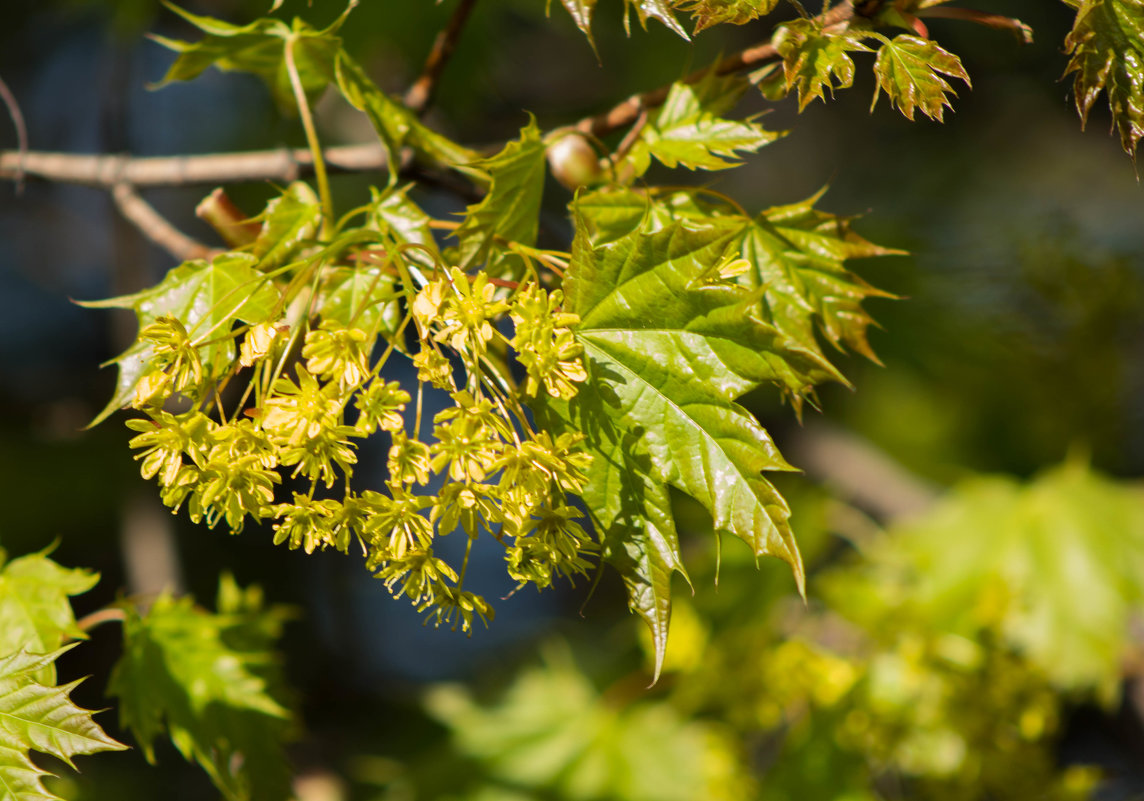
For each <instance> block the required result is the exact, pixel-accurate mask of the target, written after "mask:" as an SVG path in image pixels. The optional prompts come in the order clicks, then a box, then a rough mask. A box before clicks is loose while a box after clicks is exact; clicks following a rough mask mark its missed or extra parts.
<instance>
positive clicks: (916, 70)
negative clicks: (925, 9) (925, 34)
mask: <svg viewBox="0 0 1144 801" xmlns="http://www.w3.org/2000/svg"><path fill="white" fill-rule="evenodd" d="M939 73H940V74H939ZM874 75H875V76H876V77H877V79H878V82H877V83H876V84H875V85H874V100H873V102H871V103H870V109H871V111H872V110H873V109H874V106H876V105H877V103H878V97H879V96H880V92H882V91H884V92H885V93H886V96H887V97H889V98H890V102H891V103H892V104H894V105H896V106H897V107H898V108H899V109H900V110H901V112H902V114H904V115H905V116H906V119H908V120H912V119H913V118H914V110H915V109H919V110H921V112H922V113H923V114H925V115H926V116H927V117H929V118H931V119H934V120H937V121H938V122H941V120H942V112H943V110H944V108H945V107H946V106H950V107H951V108H952V106H951V104H950V102H949V95H951V94H953V95H956V92H954V91H953V87H951V86H950V85H949V83H948V82H947V81H946V80H945V79H944V78H942V77H941V76H942V75H948V76H950V77H953V78H960V79H961V80H963V81H965V83H966V85H967V86H969V85H971V84H970V81H969V74H968V73H966V71H965V68H964V67H962V66H961V59H959V58H958V57H957V56H955V55H954V54H953V53H950V52H949V51H948V50H943V49H942V48H941V47H939V46H938V44H937V42H934V41H931V40H929V39H922V38H920V37H918V36H910V35H909V34H905V33H903V34H899V35H898V36H895V37H894V38H893V39H891V40H888V41H885V43H884V44H883V45H882V47H881V48H879V49H878V57H877V59H875V61H874Z"/></svg>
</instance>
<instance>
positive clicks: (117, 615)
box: [75, 607, 127, 631]
mask: <svg viewBox="0 0 1144 801" xmlns="http://www.w3.org/2000/svg"><path fill="white" fill-rule="evenodd" d="M126 619H127V612H125V611H124V610H122V609H120V608H118V607H108V608H106V609H97V610H96V611H94V612H92V613H91V614H90V615H84V616H83V617H81V618H80V619H79V620H77V621H76V622H75V625H76V628H78V629H79V630H80V631H91V630H92V629H94V628H95V627H96V626H98V625H100V624H103V623H111V622H113V621H119V622H120V623H122V622H123V621H124V620H126Z"/></svg>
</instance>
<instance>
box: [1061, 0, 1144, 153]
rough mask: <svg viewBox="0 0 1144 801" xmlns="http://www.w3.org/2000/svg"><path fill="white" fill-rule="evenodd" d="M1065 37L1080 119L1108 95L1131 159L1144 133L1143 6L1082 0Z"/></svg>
mask: <svg viewBox="0 0 1144 801" xmlns="http://www.w3.org/2000/svg"><path fill="white" fill-rule="evenodd" d="M1077 5H1078V8H1077V15H1076V21H1075V23H1074V24H1073V29H1072V30H1071V31H1070V32H1069V35H1068V37H1067V38H1066V39H1065V49H1066V50H1067V51H1068V53H1069V55H1070V56H1071V58H1070V59H1069V63H1068V66H1067V67H1066V68H1065V75H1069V74H1070V73H1074V72H1075V73H1076V77H1075V78H1074V79H1073V94H1074V95H1076V107H1077V111H1078V112H1080V117H1081V120H1082V121H1087V119H1088V113H1089V111H1090V110H1091V109H1092V106H1093V104H1094V103H1095V102H1096V98H1097V97H1098V96H1099V95H1100V93H1101V92H1102V91H1105V92H1107V93H1108V106H1109V108H1111V109H1112V121H1113V124H1114V125H1116V126H1117V127H1118V128H1119V129H1120V142H1121V144H1122V145H1123V146H1124V150H1125V151H1126V152H1127V153H1128V154H1129V155H1130V156H1132V157H1133V158H1135V155H1136V145H1137V143H1138V142H1139V141H1140V138H1141V137H1142V136H1144V7H1142V6H1141V5H1140V3H1139V2H1134V1H1133V0H1127V1H1126V0H1084V2H1081V3H1079V4H1077Z"/></svg>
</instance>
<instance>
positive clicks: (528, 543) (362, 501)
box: [127, 269, 596, 631]
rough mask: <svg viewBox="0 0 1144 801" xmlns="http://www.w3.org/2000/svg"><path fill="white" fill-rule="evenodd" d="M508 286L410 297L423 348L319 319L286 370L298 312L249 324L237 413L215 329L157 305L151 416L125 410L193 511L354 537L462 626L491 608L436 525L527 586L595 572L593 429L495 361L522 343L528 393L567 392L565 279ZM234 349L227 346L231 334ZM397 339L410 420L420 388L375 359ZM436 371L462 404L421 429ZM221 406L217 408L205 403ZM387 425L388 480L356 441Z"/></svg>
mask: <svg viewBox="0 0 1144 801" xmlns="http://www.w3.org/2000/svg"><path fill="white" fill-rule="evenodd" d="M500 294H502V295H506V296H508V297H498V288H497V287H496V286H494V284H493V283H492V282H490V281H489V279H488V278H487V277H486V276H485V275H484V274H478V275H477V276H475V277H470V276H468V275H466V274H465V273H463V272H461V271H460V270H457V269H453V270H452V271H450V273H449V274H448V275H445V276H441V277H439V278H437V279H435V280H432V281H428V282H425V283H424V285H423V286H421V287H420V289H419V291H418V292H417V293H416V295H415V296H412V295H411V297H410V302H409V303H408V307H409V308H408V319H412V320H413V321H414V322H415V324H416V328H417V333H418V343H419V349H417V352H416V353H413V352H411V349H409V348H407V347H406V346H405V343H404V340H400V339H399V337H400V333H401V331H400V329H399V330H398V336H394V337H391V338H390V339H389V342H388V347H387V348H386V349H385V352H384V354H383V355H382V356H381V357H380V358H378V359H376V360H373V356H372V352H373V349H374V345H375V344H376V342H377V340H378V334H377V332H376V331H366V330H363V329H362V328H359V327H354V326H352V325H345V324H343V323H342V322H340V321H338V320H334V319H321V318H319V320H318V321H316V322H317V324H316V325H313V326H311V327H310V328H309V330H308V331H307V332H306V333H305V335H304V337H303V338H302V342H301V350H300V359H296V360H295V361H294V364H293V375H289V374H286V371H287V367H286V365H288V364H289V363H290V361H291V358H290V354H291V353H292V352H293V351H292V349H291V343H292V342H293V340H292V339H291V338H290V337H289V336H287V335H288V334H289V333H290V328H289V327H288V326H286V325H284V324H282V322H281V321H266V322H263V323H260V324H257V325H253V326H249V327H247V328H246V329H245V330H244V331H245V332H244V335H243V337H242V341H241V344H240V345H239V348H238V359H237V361H233V360H232V363H231V364H230V365H229V366H228V367H227V369H228V370H229V374H228V376H227V377H228V378H229V377H231V376H233V375H235V374H237V372H238V371H239V370H249V371H250V372H249V373H248V374H247V375H248V377H249V388H248V390H247V393H246V394H245V395H244V396H243V399H242V401H240V403H239V411H238V413H236V414H235V415H233V416H231V417H230V418H229V419H228V418H227V417H225V416H224V415H223V411H222V400H221V392H220V391H219V390H218V389H217V380H216V379H212V378H211V376H212V375H214V376H216V377H217V375H218V374H217V373H212V372H211V371H210V370H206V369H204V366H203V363H204V360H207V361H209V359H208V358H207V357H210V359H215V360H216V361H217V356H216V354H217V353H218V352H219V343H218V341H217V339H218V338H217V337H216V341H215V342H213V343H211V344H209V345H208V344H205V343H202V342H196V341H195V340H193V339H192V338H191V337H190V336H189V335H188V333H187V331H186V329H185V327H184V326H183V325H182V324H181V323H180V322H179V321H178V320H177V319H175V318H174V317H169V316H168V317H161V318H159V319H157V320H156V321H155V322H154V323H153V324H151V325H149V326H147V327H146V328H144V330H143V331H142V332H141V337H142V339H143V340H144V342H146V343H147V344H148V346H149V347H150V350H149V352H148V358H147V361H146V364H145V367H146V369H145V371H144V377H143V379H142V380H140V382H139V384H138V388H137V389H136V391H135V394H134V398H133V401H132V405H133V406H134V407H136V408H138V409H141V410H142V411H143V412H145V413H146V414H147V418H146V419H134V420H130V421H128V423H127V424H128V426H129V427H130V428H132V429H133V430H134V431H137V432H139V433H138V434H137V436H135V437H134V438H133V439H132V440H131V443H130V444H131V447H132V448H135V449H137V450H138V451H139V452H138V454H137V455H136V458H137V459H139V460H141V463H142V466H141V472H142V474H143V476H144V477H145V478H154V479H156V480H157V481H158V483H159V486H160V489H161V497H162V499H163V502H164V503H166V504H167V505H168V506H170V507H172V509H173V510H176V511H177V510H179V509H180V508H182V507H184V506H185V507H186V508H187V510H188V513H189V515H190V517H191V519H192V520H194V521H195V522H199V521H205V522H206V524H207V525H208V526H211V527H213V526H215V525H217V524H218V523H219V522H220V521H225V523H226V525H227V526H228V527H229V528H230V530H231V531H232V532H234V533H237V532H239V531H241V530H242V528H243V525H244V523H245V522H246V519H247V518H248V517H249V518H252V519H253V520H255V521H262V520H268V521H270V522H271V525H272V527H273V531H274V542H275V544H285V545H286V546H287V547H289V548H292V549H302V550H304V551H305V552H307V553H311V552H313V551H315V550H322V549H326V548H333V549H336V550H338V551H341V552H343V553H348V552H349V551H350V550H351V548H353V549H356V550H360V552H361V554H362V555H363V556H364V559H365V564H366V567H367V568H368V569H369V570H371V571H373V572H374V573H375V575H376V576H377V577H378V578H379V579H381V580H382V581H383V582H384V584H385V586H386V587H387V588H388V589H389V590H390V592H391V593H393V594H394V595H395V596H398V595H404V596H406V597H407V598H409V599H410V600H411V601H412V602H413V604H414V605H415V606H416V607H417V608H418V610H419V611H428V613H429V615H430V617H431V618H432V619H434V620H435V622H436V623H438V624H440V623H441V622H449V623H453V624H454V625H460V626H461V627H462V628H463V629H464V630H466V631H468V630H469V629H470V628H471V625H472V620H473V617H474V615H475V616H477V617H480V618H482V619H485V620H487V619H488V618H490V617H491V616H492V614H493V610H492V608H491V607H490V606H489V604H488V603H487V602H486V601H485V600H484V598H482V597H481V596H479V595H477V594H475V593H473V592H471V591H468V590H465V589H464V573H465V564H462V565H460V566H459V569H458V568H456V567H454V566H453V565H450V564H449V563H447V562H446V561H445V560H444V559H442V558H440V557H439V556H437V555H435V552H434V545H435V543H436V539H437V537H440V536H445V535H448V534H450V533H451V532H454V531H461V532H463V533H464V535H465V536H466V537H467V538H468V547H467V548H466V551H465V553H466V557H465V559H466V562H467V559H468V554H469V548H471V547H472V544H473V542H475V541H476V540H477V539H478V538H479V537H480V535H481V534H482V533H486V534H488V535H490V537H491V539H494V540H496V541H497V542H498V543H499V544H500V546H501V547H503V549H504V553H505V561H506V568H507V571H508V574H509V575H510V576H511V577H512V578H513V579H514V580H515V581H517V582H519V583H520V584H524V583H526V582H531V583H533V584H536V585H537V587H539V588H543V587H546V586H548V585H549V584H550V583H551V581H552V579H553V577H554V576H557V575H564V576H567V577H572V576H574V575H576V574H585V573H586V572H587V571H588V570H589V569H590V567H591V565H590V563H589V562H588V561H587V559H586V557H587V556H588V555H590V554H591V553H592V552H594V551H595V550H596V546H595V544H594V543H593V542H592V540H591V539H590V537H589V536H588V534H587V533H586V532H585V531H584V529H583V528H582V527H581V526H580V524H579V523H578V522H577V520H576V518H578V517H579V513H578V512H577V510H575V509H574V508H573V507H572V506H571V505H570V504H569V502H568V497H569V496H570V495H575V494H578V493H579V492H581V490H582V489H583V485H584V482H585V476H584V470H585V469H586V467H587V465H588V459H589V457H588V456H587V455H586V454H584V453H582V452H581V451H580V450H579V447H578V446H579V441H580V439H581V438H582V435H579V434H567V433H566V434H561V435H559V436H556V437H553V436H552V435H550V434H549V433H548V432H544V431H535V430H533V429H532V427H531V425H530V423H529V419H528V417H527V415H526V414H525V411H524V407H523V405H522V397H520V393H519V392H518V391H517V390H516V389H515V387H514V385H513V384H512V379H511V377H510V371H509V370H508V369H507V368H506V367H504V366H503V358H502V361H501V366H500V367H499V369H498V366H497V362H496V360H495V357H497V356H498V354H504V353H507V352H508V348H509V347H511V348H513V349H514V350H515V352H516V353H517V355H518V359H519V361H520V363H521V364H522V365H523V367H524V370H525V372H526V374H527V381H526V384H525V386H524V394H526V395H528V396H535V395H536V394H537V393H538V392H539V391H541V389H543V391H545V392H547V393H549V394H550V395H552V396H554V397H558V398H563V399H567V398H570V397H572V396H573V395H574V394H575V392H576V383H577V382H580V381H583V380H585V378H586V374H585V371H584V368H583V366H582V364H581V362H580V347H579V345H578V344H577V343H576V342H575V340H574V339H573V336H572V333H571V329H570V326H571V325H574V324H575V322H576V318H575V316H573V315H569V314H565V313H563V312H562V311H561V310H560V303H561V296H560V293H559V292H558V291H557V292H552V293H548V292H546V291H545V290H544V289H543V288H541V287H539V286H537V285H536V284H529V285H526V286H524V287H519V288H516V290H515V291H513V292H511V293H510V292H508V291H507V290H502V291H500ZM506 314H507V315H509V316H510V317H511V319H512V321H513V322H514V324H515V336H514V337H512V338H511V339H510V338H508V337H506V336H505V335H504V334H502V333H501V332H500V330H499V329H498V327H497V323H498V321H499V320H500V319H502V318H503V317H505V315H506ZM351 322H352V321H351ZM235 335H236V336H237V334H235ZM226 347H227V348H228V349H229V350H228V351H227V352H228V353H231V354H233V352H234V348H233V344H232V343H230V342H227V343H226ZM212 348H213V349H214V350H213V351H210V352H209V353H208V350H209V349H212ZM394 351H403V352H406V353H407V355H409V356H410V357H411V359H412V361H413V364H414V366H415V367H416V370H417V376H418V387H417V390H416V392H417V401H416V407H415V408H416V415H415V419H413V420H412V421H410V420H409V419H408V417H410V416H412V415H407V414H406V408H407V406H409V405H410V404H411V403H413V395H411V394H410V392H408V391H406V389H404V388H402V386H401V385H400V384H399V383H398V382H397V381H392V380H386V379H385V378H383V377H382V375H381V369H382V367H383V366H384V364H385V362H386V360H387V358H388V357H389V356H390V355H391V354H392V353H393V352H394ZM455 360H456V361H459V362H460V365H461V366H462V367H463V370H457V369H455ZM458 373H462V374H463V382H462V383H461V384H460V385H459V384H458V382H457V380H456V378H457V374H458ZM426 384H429V385H432V386H434V387H436V388H438V389H443V390H445V391H447V392H448V393H449V395H450V397H451V398H452V400H453V405H452V406H449V407H448V408H446V409H444V410H443V411H441V412H439V413H438V414H436V415H435V417H434V418H433V420H432V436H431V437H427V438H425V440H422V439H421V436H420V431H421V428H422V425H421V422H422V421H421V407H422V403H421V395H422V393H423V392H424V385H426ZM176 394H178V395H182V396H184V397H185V398H187V399H189V400H190V401H191V402H192V408H191V409H190V410H189V411H184V412H181V413H178V412H174V411H171V410H169V407H170V404H167V403H166V402H167V401H168V400H169V399H170V398H171V397H172V396H174V395H176ZM252 395H253V403H251V404H248V403H247V400H248V399H249V398H250V397H251V396H252ZM216 410H217V413H218V418H219V419H214V418H213V417H212V416H211V414H210V413H211V412H213V411H216ZM379 432H385V435H386V436H388V438H389V443H390V445H389V454H388V479H387V481H386V483H385V486H384V487H381V488H378V489H366V490H361V491H358V490H355V489H353V488H351V478H352V476H353V470H354V466H355V464H356V462H357V441H358V440H361V439H364V438H366V437H370V436H374V435H377V434H378V433H379ZM284 479H289V480H291V481H293V482H295V484H296V486H298V487H301V488H304V491H303V490H297V491H293V490H292V491H290V492H289V493H288V494H289V496H290V497H289V500H286V499H285V498H283V497H282V496H283V495H284V494H287V493H286V492H285V490H278V491H276V485H279V484H282V483H283V480H284ZM434 488H435V491H433V490H434Z"/></svg>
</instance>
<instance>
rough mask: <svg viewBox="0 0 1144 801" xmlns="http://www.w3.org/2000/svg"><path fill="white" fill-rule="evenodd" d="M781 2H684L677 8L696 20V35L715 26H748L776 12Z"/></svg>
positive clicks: (775, 0) (722, 0)
mask: <svg viewBox="0 0 1144 801" xmlns="http://www.w3.org/2000/svg"><path fill="white" fill-rule="evenodd" d="M778 4H779V0H684V2H676V3H675V7H676V8H678V9H680V10H681V11H687V12H689V13H690V14H691V17H692V19H694V20H695V33H699V32H700V31H702V30H703V29H704V28H710V27H712V26H713V25H720V24H722V23H729V24H731V25H746V24H747V23H748V22H750V21H751V20H754V19H758V18H759V17H765V16H766V15H767V14H770V13H771V12H772V11H774V10H775V7H776V6H777V5H778Z"/></svg>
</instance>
